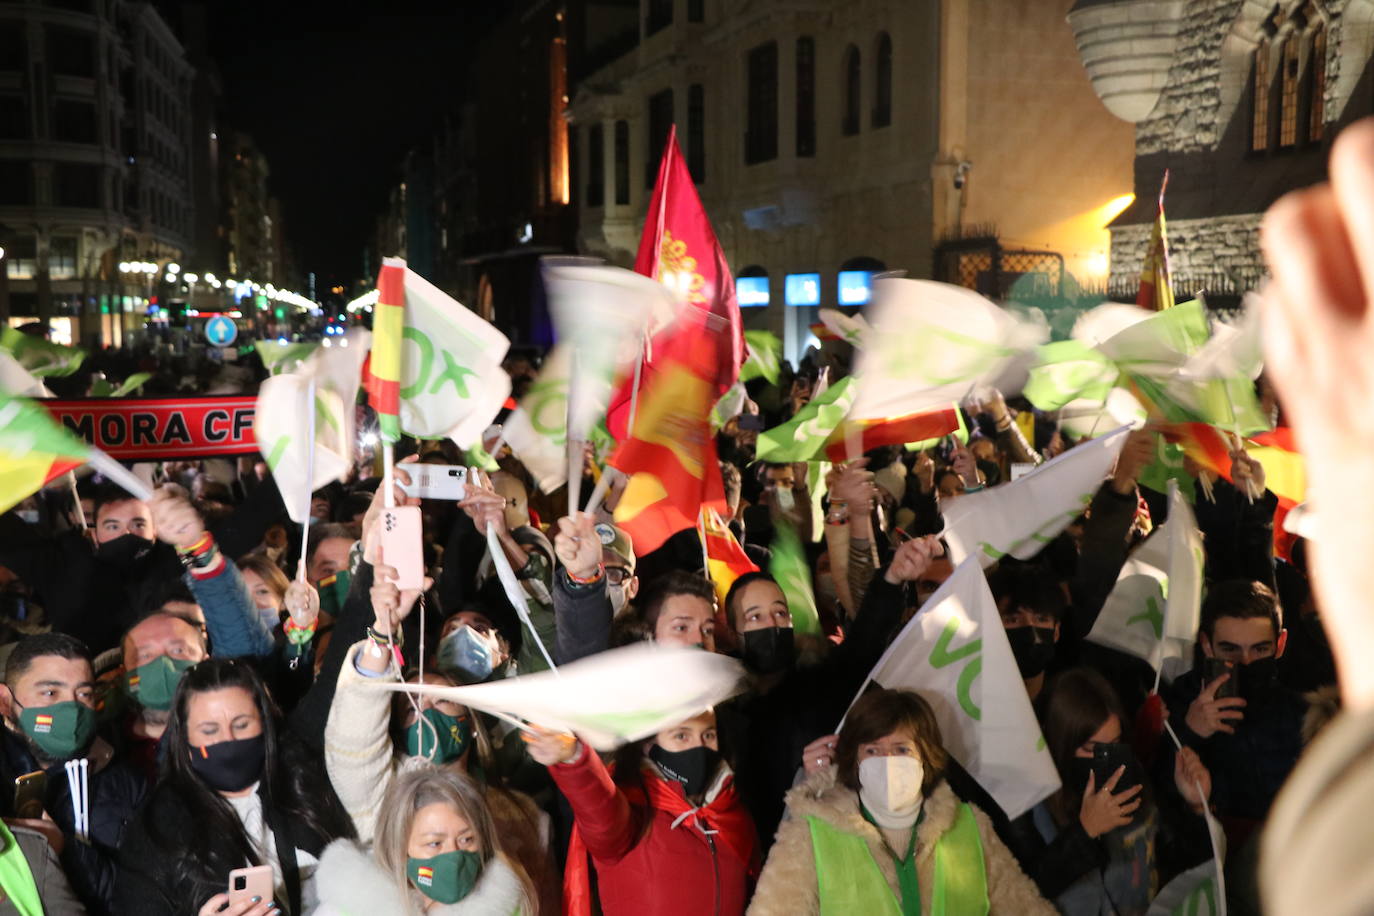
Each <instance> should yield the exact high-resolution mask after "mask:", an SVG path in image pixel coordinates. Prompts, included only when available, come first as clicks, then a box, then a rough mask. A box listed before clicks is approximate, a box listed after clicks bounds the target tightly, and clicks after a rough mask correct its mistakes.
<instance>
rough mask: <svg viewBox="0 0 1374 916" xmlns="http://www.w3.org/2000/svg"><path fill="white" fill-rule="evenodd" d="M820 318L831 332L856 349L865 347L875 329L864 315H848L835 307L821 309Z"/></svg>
mask: <svg viewBox="0 0 1374 916" xmlns="http://www.w3.org/2000/svg"><path fill="white" fill-rule="evenodd" d="M820 319H821V324H823V325H825V327H826V329H827V330H829V331H830V333H831V334H834V335H835V336H836V337H838V338H839V339H840V340H843V341H844V342H845V343H847V344H849V345H850V346H851V347H854V348H855V349H859V348H861V347H863V346H864V345H865V339H866V338H867V337H868V335H869V334H871V333H872V331H873V329H872V328H871V327H869V325H868V322H867V321H866V320H864V316H862V315H846V314H845V313H844V312H841V311H837V310H835V309H821V310H820Z"/></svg>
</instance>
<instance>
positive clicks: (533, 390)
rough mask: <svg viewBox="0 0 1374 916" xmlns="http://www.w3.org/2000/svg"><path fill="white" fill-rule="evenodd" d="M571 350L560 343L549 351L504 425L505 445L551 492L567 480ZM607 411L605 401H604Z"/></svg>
mask: <svg viewBox="0 0 1374 916" xmlns="http://www.w3.org/2000/svg"><path fill="white" fill-rule="evenodd" d="M571 369H572V351H571V350H570V349H569V347H568V346H567V345H566V344H559V345H558V346H556V347H554V348H553V349H552V350H551V351H549V356H548V358H547V359H545V360H544V368H543V369H541V370H540V371H539V378H537V379H535V380H534V383H533V384H532V385H530V388H529V391H528V392H526V394H525V397H524V398H523V399H521V401H520V406H519V407H517V408H516V409H515V410H513V411H511V415H510V416H509V417H507V418H506V422H505V423H504V424H502V427H501V432H502V433H503V434H504V435H505V437H506V444H507V445H509V446H510V447H511V451H513V452H515V455H516V457H517V458H519V459H520V463H521V464H523V465H524V466H525V467H526V468H528V469H529V472H530V473H531V474H533V475H534V479H535V481H536V482H537V483H538V484H539V489H541V490H543V491H544V492H545V493H552V492H553V491H554V490H557V489H558V488H559V487H561V486H563V484H565V483H567V481H568V453H567V447H568V375H569V372H570V371H571ZM602 410H605V404H604V403H603V404H602Z"/></svg>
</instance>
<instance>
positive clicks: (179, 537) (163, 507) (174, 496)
mask: <svg viewBox="0 0 1374 916" xmlns="http://www.w3.org/2000/svg"><path fill="white" fill-rule="evenodd" d="M184 493H185V491H184V490H182V489H181V488H180V487H175V488H173V487H168V486H164V487H159V488H158V490H157V492H156V493H154V494H153V498H152V500H150V501H149V503H148V511H149V512H151V513H152V516H153V529H154V530H155V531H157V536H158V538H159V539H160V540H162V541H165V542H166V543H168V544H171V545H172V546H173V547H181V548H186V547H190V546H191V545H193V544H195V543H196V541H199V540H200V539H201V536H202V535H204V534H205V522H204V521H203V520H202V519H201V517H200V513H199V512H197V511H196V507H195V506H193V505H191V501H190V500H188V499H186V497H185V496H184V495H183V494H184Z"/></svg>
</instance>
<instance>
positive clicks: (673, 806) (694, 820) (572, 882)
mask: <svg viewBox="0 0 1374 916" xmlns="http://www.w3.org/2000/svg"><path fill="white" fill-rule="evenodd" d="M585 753H591V752H590V751H586V752H585ZM644 786H645V788H647V789H648V797H647V799H646V797H645V794H644V791H643V790H642V789H639V788H637V787H633V788H632V787H625V786H618V787H617V788H619V790H620V791H621V792H623V793H624V795H625V800H626V801H628V802H629V803H630V804H631V806H634V807H638V808H644V807H651V808H653V809H654V810H657V811H662V812H664V813H665V814H668V815H670V816H671V817H672V818H673V819H674V820H677V818H679V817H682V816H683V815H686V817H683V818H682V822H681V823H680V824H678V827H679V828H682V827H686V828H689V829H690V828H696V829H699V830H703V831H706V830H711V831H715V836H716V839H717V841H718V844H719V847H720V848H724V849H728V850H730V852H731V853H732V854H733V855H734V856H735V858H737V859H738V860H739V861H741V862H744V863H746V866H747V868H748V874H749V877H750V878H751V879H753V878H754V877H756V876H757V875H758V873H759V863H758V859H757V850H756V849H755V846H756V843H757V838H758V834H757V833H756V832H755V830H754V821H753V819H752V818H751V817H750V816H749V812H748V811H747V810H746V809H745V807H744V805H743V804H741V803H740V800H739V793H738V792H736V791H735V778H734V776H733V775H731V776H730V777H728V778H727V779H726V782H725V785H724V786H722V787H721V790H720V792H719V793H717V794H716V797H715V798H713V799H712V800H711V801H710V803H708V804H706V805H703V806H702V807H700V808H694V807H693V806H692V803H691V802H689V801H688V800H687V797H686V796H685V795H683V794H682V790H681V788H680V784H679V783H676V782H675V783H672V784H669V783H668V781H667V780H665V779H664V778H663V777H662V776H660V775H658V773H656V772H654V771H653V770H651V769H648V768H645V770H644ZM651 813H652V812H651ZM563 913H564V916H591V913H592V883H591V872H590V870H589V862H588V855H587V847H586V846H585V845H583V843H582V834H581V832H580V831H579V830H578V829H577V825H576V824H574V825H573V830H572V837H571V839H570V841H569V843H568V864H567V867H566V868H565V869H564V871H563Z"/></svg>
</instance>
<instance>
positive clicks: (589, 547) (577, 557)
mask: <svg viewBox="0 0 1374 916" xmlns="http://www.w3.org/2000/svg"><path fill="white" fill-rule="evenodd" d="M553 552H554V553H555V554H557V555H558V562H560V563H562V564H563V568H564V569H566V570H567V571H568V575H570V576H575V577H577V578H578V579H590V578H591V577H592V576H594V575H596V571H597V569H598V568H600V566H601V538H599V537H597V534H596V519H595V518H593V517H592V516H590V515H588V514H587V513H586V512H578V513H576V514H574V515H572V516H570V517H564V518H560V519H559V520H558V534H556V535H554V539H553Z"/></svg>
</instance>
